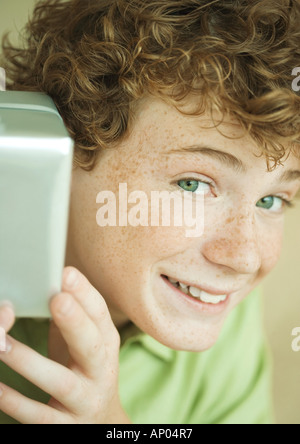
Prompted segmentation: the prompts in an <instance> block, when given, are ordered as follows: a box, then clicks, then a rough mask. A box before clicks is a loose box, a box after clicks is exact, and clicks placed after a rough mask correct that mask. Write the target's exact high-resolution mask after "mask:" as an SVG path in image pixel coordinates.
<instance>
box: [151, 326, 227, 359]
mask: <svg viewBox="0 0 300 444" xmlns="http://www.w3.org/2000/svg"><path fill="white" fill-rule="evenodd" d="M199 323H201V321H198V322H197V326H194V327H188V326H183V325H172V324H171V323H169V326H168V327H169V328H165V326H163V327H162V328H159V327H158V326H157V325H156V327H155V329H153V328H149V330H148V329H146V330H145V329H144V331H145V333H147V334H148V335H149V336H152V337H153V338H154V339H155V340H156V341H158V342H159V343H161V344H162V345H164V346H166V347H168V348H171V349H173V350H176V351H186V352H204V351H207V350H209V349H211V348H212V347H213V346H214V345H215V344H216V342H217V341H218V339H219V337H220V334H221V332H222V327H223V325H224V321H223V322H220V323H219V324H217V325H212V326H208V325H203V326H201V325H200V326H199Z"/></svg>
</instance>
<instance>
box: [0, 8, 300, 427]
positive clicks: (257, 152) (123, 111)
mask: <svg viewBox="0 0 300 444" xmlns="http://www.w3.org/2000/svg"><path fill="white" fill-rule="evenodd" d="M299 18H300V7H299V3H298V2H289V1H283V0H282V1H274V0H272V1H269V0H264V1H258V0H252V1H249V0H247V1H246V0H245V1H244V0H239V1H234V2H233V1H226V0H224V1H223V0H219V1H216V0H215V1H210V2H207V1H202V0H184V1H168V2H163V1H162V2H152V1H145V0H130V1H127V0H95V1H92V0H91V1H86V0H85V1H83V0H73V1H69V2H62V1H59V0H48V1H47V0H46V1H41V2H39V3H38V4H37V6H36V8H35V12H34V16H33V19H32V21H31V22H30V24H29V27H28V39H27V49H23V50H21V49H15V48H12V47H10V46H9V45H8V44H5V45H4V54H5V57H6V70H7V72H8V77H9V78H10V79H11V86H10V88H11V89H15V90H30V91H44V92H46V93H47V94H49V95H50V96H51V97H52V98H53V99H54V101H55V103H56V105H57V107H58V109H59V111H60V112H61V115H62V117H63V118H64V121H65V123H66V126H67V128H68V129H69V132H70V134H71V135H72V136H73V137H74V140H75V143H76V153H75V158H74V171H73V181H72V191H71V208H70V225H69V233H68V234H69V236H68V246H67V257H66V269H65V270H64V279H63V292H62V293H61V294H59V295H56V296H55V297H54V298H53V299H52V301H51V306H50V308H51V313H52V316H53V322H52V323H51V325H50V326H49V325H48V323H47V322H43V323H38V321H36V320H19V321H17V323H16V324H15V326H14V328H13V329H12V331H11V333H10V336H8V338H7V350H6V352H2V353H1V354H0V357H1V361H2V366H1V378H0V381H1V382H0V392H1V396H0V410H1V411H2V412H3V414H2V416H0V418H1V421H2V422H3V423H8V422H10V421H11V422H13V421H14V420H15V421H18V422H21V423H47V424H48V423H50V424H52V423H71V424H79V423H108V424H112V423H129V422H133V423H178V424H180V423H182V424H184V423H218V424H221V423H227V424H228V423H251V424H253V423H269V422H271V421H272V419H271V418H272V412H271V410H272V409H271V407H270V396H269V394H270V393H269V391H270V387H269V359H268V354H267V352H266V347H265V343H264V338H263V333H262V328H261V323H260V302H259V301H260V299H259V291H258V290H257V286H258V285H259V284H260V282H261V281H262V279H263V278H264V277H265V276H266V275H267V274H268V273H269V272H270V271H271V269H272V268H273V267H274V266H275V264H276V262H277V261H278V258H279V255H280V249H281V242H282V233H283V221H284V211H285V208H286V207H288V206H289V205H290V204H291V201H292V200H293V198H294V197H295V195H296V194H297V192H298V190H299V186H300V183H299V179H300V160H299V142H300V117H299V116H300V114H299V110H300V98H299V95H297V94H296V93H295V92H294V91H293V90H292V88H291V82H292V79H291V76H290V74H291V72H292V69H293V68H294V67H295V66H297V64H298V62H299V55H300V54H299V38H300V33H299V31H298V29H297V23H299ZM120 184H126V185H127V190H128V194H129V193H131V192H135V191H142V192H144V193H145V194H146V195H147V196H149V198H150V195H151V193H152V192H153V191H160V192H163V191H167V192H170V193H171V192H175V191H184V192H185V195H187V194H188V195H190V196H192V197H193V198H197V196H203V198H204V209H205V213H204V231H203V234H202V236H201V237H197V238H188V237H187V236H186V226H184V224H183V225H181V226H174V227H173V226H169V227H163V226H155V225H151V224H148V225H147V224H145V225H144V226H143V225H139V226H133V225H130V224H127V225H126V224H124V225H122V224H119V225H116V226H104V227H99V225H98V224H97V223H96V214H97V211H98V210H99V205H98V204H97V202H96V197H97V195H98V193H99V192H101V191H111V192H112V193H113V194H114V195H115V196H119V185H120ZM13 318H14V316H13V311H12V308H11V307H9V305H7V306H5V307H2V309H1V311H0V325H1V326H2V328H4V329H5V330H6V331H9V330H10V329H11V327H12V325H13V324H14V319H13ZM48 337H49V346H48V349H47V340H48ZM24 378H25V379H24ZM28 381H29V382H28ZM50 398H51V399H50ZM49 399H50V400H49ZM9 418H10V419H9ZM12 418H13V419H12Z"/></svg>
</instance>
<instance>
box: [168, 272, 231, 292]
mask: <svg viewBox="0 0 300 444" xmlns="http://www.w3.org/2000/svg"><path fill="white" fill-rule="evenodd" d="M161 276H162V277H164V278H166V279H167V278H168V277H169V278H170V279H172V280H174V281H176V282H181V283H182V284H185V285H187V286H188V287H195V288H198V289H199V290H201V291H205V292H206V293H209V294H211V295H213V296H224V295H225V294H226V295H227V296H230V295H231V294H232V293H236V292H237V291H238V290H230V291H228V290H227V291H226V290H216V289H215V288H212V287H202V286H201V287H200V286H199V285H197V284H193V283H189V282H187V281H184V280H183V281H182V280H177V279H176V278H173V277H171V276H167V275H161ZM171 285H172V284H171ZM174 288H175V287H174Z"/></svg>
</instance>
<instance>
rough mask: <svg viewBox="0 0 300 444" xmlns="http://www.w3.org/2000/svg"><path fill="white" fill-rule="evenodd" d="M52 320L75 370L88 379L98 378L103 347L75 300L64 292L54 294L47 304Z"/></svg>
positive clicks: (86, 316) (85, 314)
mask: <svg viewBox="0 0 300 444" xmlns="http://www.w3.org/2000/svg"><path fill="white" fill-rule="evenodd" d="M50 308H51V313H52V316H53V320H54V322H55V324H56V325H57V327H58V328H59V330H60V332H61V334H62V336H63V338H64V340H65V341H66V343H67V345H68V349H69V353H70V356H71V357H72V359H73V361H74V363H75V364H76V366H77V367H78V368H79V370H80V371H81V372H82V373H83V374H84V375H85V376H88V377H92V378H94V377H95V376H96V377H97V376H98V377H99V368H101V366H102V365H103V359H104V357H105V348H104V344H103V338H102V336H101V333H100V330H99V328H97V326H96V325H95V324H94V322H93V321H92V320H91V319H90V318H89V316H88V315H87V313H86V312H85V311H84V310H83V308H82V306H81V305H80V304H79V303H78V302H77V300H76V299H75V298H74V297H73V296H72V295H70V294H68V293H60V294H58V295H56V296H55V297H54V298H53V299H52V301H51V304H50Z"/></svg>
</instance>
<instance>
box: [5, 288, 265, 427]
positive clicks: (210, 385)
mask: <svg viewBox="0 0 300 444" xmlns="http://www.w3.org/2000/svg"><path fill="white" fill-rule="evenodd" d="M11 334H12V336H14V337H15V338H17V339H18V340H20V341H22V342H24V343H26V344H28V345H30V346H31V347H32V348H34V349H35V350H38V351H39V352H40V353H42V354H44V355H47V336H48V323H47V322H42V323H41V322H38V321H34V320H30V319H26V320H19V321H18V322H17V323H16V325H15V327H14V329H13V330H12V332H11ZM121 340H122V346H121V351H120V396H121V401H122V403H123V406H124V408H125V410H126V412H127V414H128V416H129V417H130V418H131V420H132V422H133V423H135V424H148V423H149V424H270V423H273V409H272V399H271V362H270V354H269V351H268V347H267V345H266V342H265V338H264V334H263V328H262V322H261V295H260V291H259V290H255V291H254V292H253V293H252V294H251V295H249V296H248V298H247V299H246V300H245V301H244V302H242V303H241V304H240V305H239V306H238V307H237V308H236V309H235V310H234V311H233V312H232V313H231V315H230V316H229V318H228V319H227V321H226V323H225V326H224V328H223V331H222V333H221V336H220V337H219V339H218V341H217V343H216V344H215V345H214V346H213V347H212V348H211V349H210V350H208V351H205V352H202V353H191V352H178V351H174V350H171V349H169V348H167V347H165V346H163V345H161V344H160V343H158V342H157V341H155V340H154V339H153V338H151V337H150V336H147V335H145V334H144V333H141V332H140V331H138V329H137V328H136V327H135V326H130V327H128V328H127V329H126V330H125V331H123V332H122V333H121ZM0 381H2V382H4V383H6V384H8V385H10V386H11V387H13V388H15V389H17V390H18V391H20V392H22V393H23V394H25V395H26V396H28V397H30V398H33V399H36V400H40V401H41V402H44V403H46V402H47V401H48V400H49V396H48V395H46V394H45V393H42V392H41V391H40V390H39V389H37V388H36V387H34V386H32V385H31V384H30V383H29V382H28V381H26V380H24V379H23V378H21V377H20V376H19V375H16V374H15V373H14V372H12V371H11V370H10V369H8V368H7V367H6V366H4V364H3V363H0ZM13 423H15V421H13V420H12V419H11V418H8V417H7V416H5V415H4V414H2V413H1V412H0V424H13Z"/></svg>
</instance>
